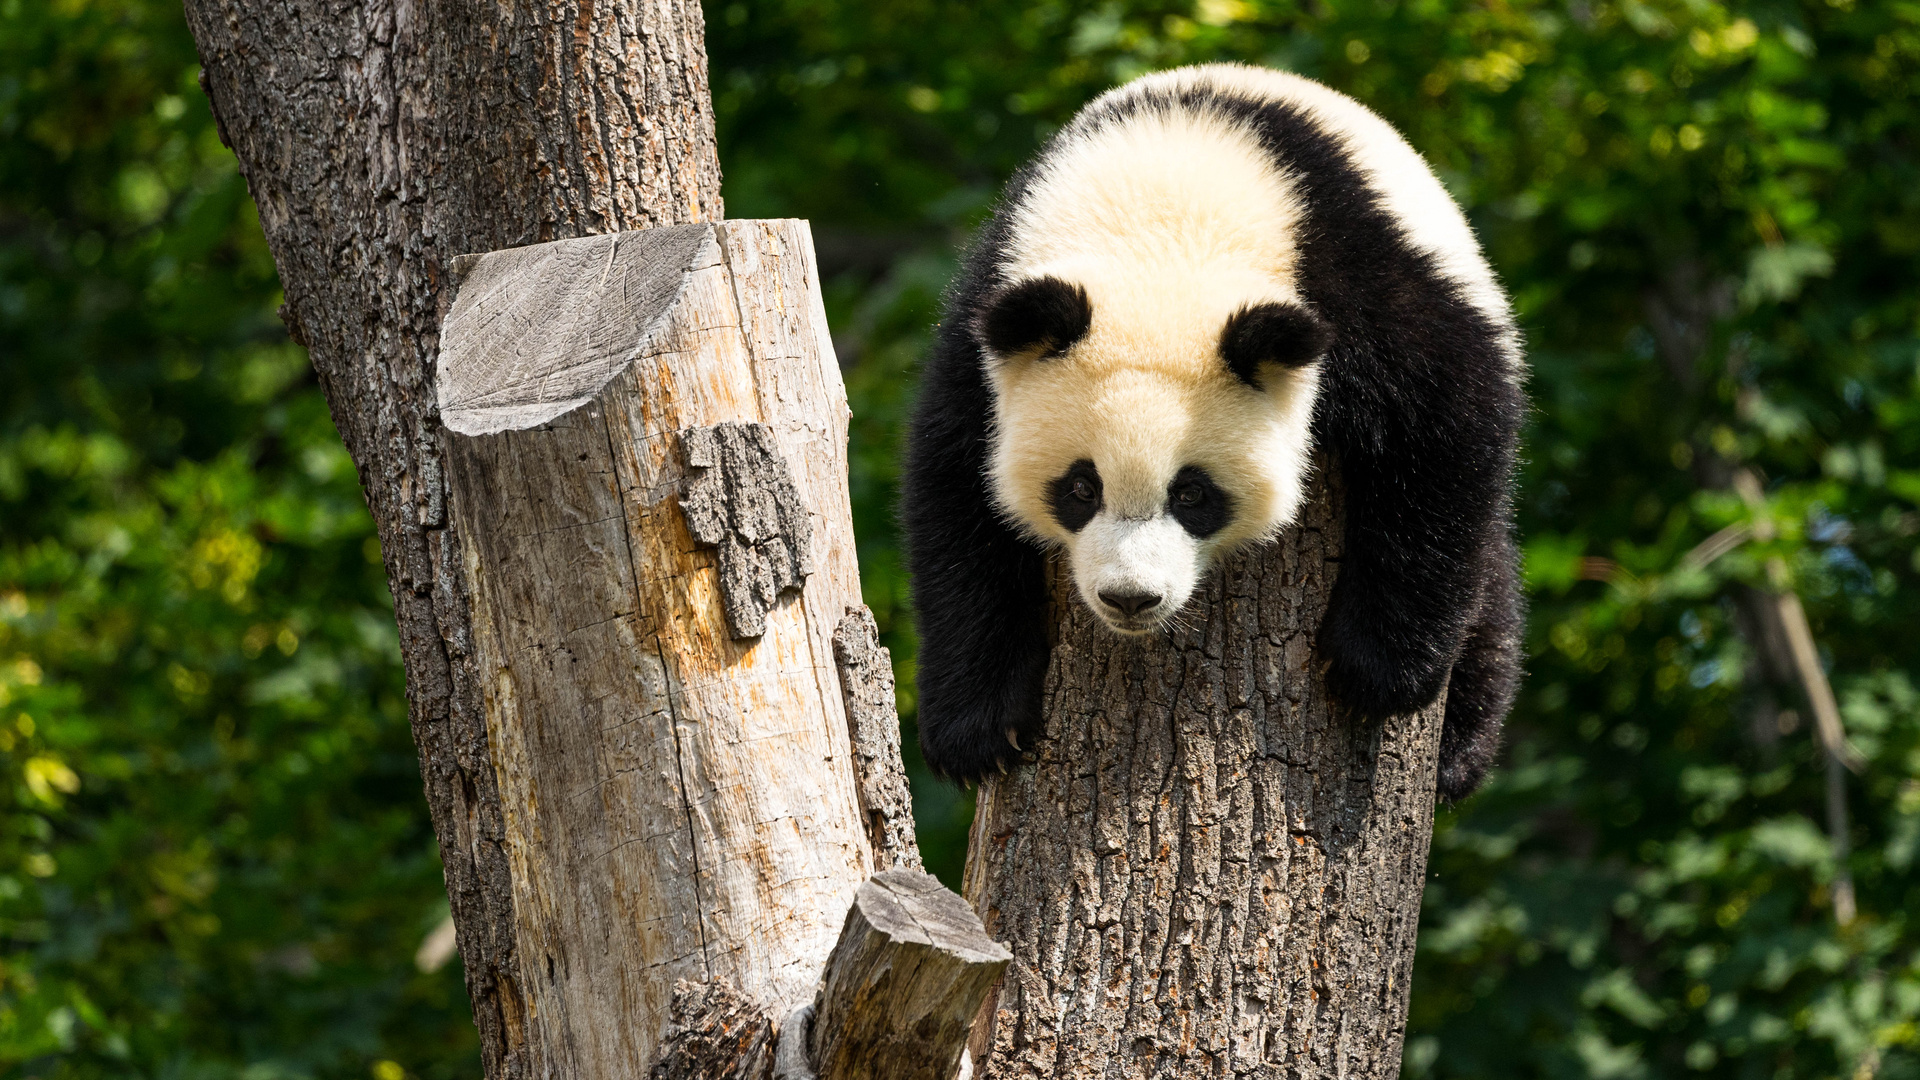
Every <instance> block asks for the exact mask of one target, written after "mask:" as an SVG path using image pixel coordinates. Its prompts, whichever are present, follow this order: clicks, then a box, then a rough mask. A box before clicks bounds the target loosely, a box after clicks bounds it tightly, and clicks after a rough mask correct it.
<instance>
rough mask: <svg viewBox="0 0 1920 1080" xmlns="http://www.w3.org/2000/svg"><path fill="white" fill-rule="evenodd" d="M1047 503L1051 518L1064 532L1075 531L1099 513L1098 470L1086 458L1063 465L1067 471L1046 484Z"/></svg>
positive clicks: (1099, 489) (1085, 525)
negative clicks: (1051, 509)
mask: <svg viewBox="0 0 1920 1080" xmlns="http://www.w3.org/2000/svg"><path fill="white" fill-rule="evenodd" d="M1047 488H1048V490H1047V503H1048V504H1049V505H1050V506H1052V508H1053V520H1055V521H1057V522H1059V523H1060V527H1061V528H1063V529H1065V530H1067V531H1068V532H1079V531H1080V530H1081V529H1084V528H1086V527H1087V522H1089V521H1092V520H1093V515H1095V514H1097V513H1099V512H1100V507H1101V505H1102V502H1103V500H1102V498H1101V488H1100V470H1098V469H1096V468H1094V467H1093V462H1091V461H1088V460H1087V459H1086V458H1081V459H1080V460H1079V461H1076V462H1074V463H1073V464H1071V465H1069V466H1067V471H1066V472H1063V473H1061V474H1060V475H1059V476H1056V477H1054V480H1053V483H1051V484H1049V485H1047Z"/></svg>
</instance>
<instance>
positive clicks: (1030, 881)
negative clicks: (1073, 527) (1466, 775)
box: [966, 469, 1443, 1080]
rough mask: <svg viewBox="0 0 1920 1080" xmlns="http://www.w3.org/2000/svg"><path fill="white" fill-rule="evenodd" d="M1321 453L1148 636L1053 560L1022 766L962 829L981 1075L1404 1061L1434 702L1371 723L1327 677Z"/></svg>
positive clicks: (1382, 1070) (1329, 522) (1228, 1073)
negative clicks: (1006, 955)
mask: <svg viewBox="0 0 1920 1080" xmlns="http://www.w3.org/2000/svg"><path fill="white" fill-rule="evenodd" d="M1321 476H1322V479H1321V480H1320V481H1317V482H1316V489H1315V491H1314V493H1313V494H1312V496H1311V497H1310V500H1309V502H1308V505H1307V507H1306V508H1305V509H1304V511H1303V512H1302V515H1301V520H1300V522H1299V524H1298V525H1296V526H1294V527H1293V528H1290V529H1288V530H1287V531H1286V532H1285V533H1284V534H1282V535H1281V537H1280V538H1279V539H1277V540H1276V541H1275V542H1273V543H1272V544H1269V545H1265V546H1262V547H1258V548H1256V549H1254V550H1251V551H1248V552H1244V553H1242V554H1240V555H1238V556H1236V557H1234V558H1232V559H1230V560H1228V561H1227V562H1226V564H1225V565H1224V566H1223V567H1222V568H1221V569H1220V570H1219V571H1218V572H1217V573H1216V574H1215V575H1214V576H1213V579H1212V581H1211V582H1210V583H1209V585H1208V588H1207V593H1206V595H1205V596H1204V597H1203V598H1200V599H1199V600H1197V601H1196V604H1195V607H1194V609H1193V611H1192V612H1191V613H1190V615H1189V616H1188V617H1187V618H1186V619H1185V620H1184V625H1183V626H1181V627H1179V628H1177V629H1175V630H1174V631H1173V632H1172V633H1170V634H1168V635H1166V636H1164V637H1160V638H1155V639H1150V640H1144V641H1143V640H1138V639H1131V638H1121V637H1117V636H1115V635H1113V634H1111V633H1108V632H1106V631H1105V630H1104V629H1102V628H1101V627H1099V626H1098V625H1097V620H1096V619H1095V618H1094V617H1093V615H1092V614H1091V613H1089V612H1088V611H1087V610H1086V609H1085V607H1084V605H1083V604H1081V603H1080V601H1079V600H1078V599H1077V598H1076V597H1075V596H1074V594H1073V591H1072V586H1071V582H1070V581H1069V580H1068V574H1067V573H1066V572H1065V570H1064V568H1059V567H1056V568H1055V571H1054V577H1055V581H1054V583H1053V589H1054V591H1053V606H1054V611H1055V618H1056V620H1057V623H1056V628H1057V634H1058V636H1057V639H1056V644H1055V646H1054V652H1053V658H1052V663H1051V668H1050V670H1049V672H1048V676H1047V687H1046V716H1047V721H1046V730H1045V734H1044V735H1043V736H1042V737H1041V738H1040V739H1039V740H1038V741H1037V743H1036V744H1035V746H1034V747H1033V748H1032V755H1033V757H1035V758H1037V764H1028V765H1023V766H1021V767H1020V768H1018V769H1016V770H1014V771H1013V772H1012V773H1010V774H1009V775H1007V776H1004V777H997V778H994V779H991V780H989V782H988V783H987V784H986V785H985V786H984V787H983V788H982V789H981V791H980V796H979V804H978V812H977V814H976V816H975V818H974V826H973V835H972V842H971V844H970V847H969V860H968V867H967V878H966V883H967V894H968V897H969V898H970V899H971V900H973V902H974V906H975V907H976V908H978V909H979V910H980V911H981V913H982V916H983V917H984V919H985V921H986V927H987V930H988V932H989V933H991V934H992V935H993V936H994V937H995V938H997V939H999V940H1001V941H1003V942H1005V943H1006V944H1007V946H1008V948H1009V949H1011V950H1012V952H1013V956H1014V960H1013V964H1012V966H1011V967H1010V968H1009V969H1008V973H1007V976H1006V978H1005V979H1004V980H1002V984H1001V988H1000V990H999V992H998V995H997V999H996V1000H995V1001H994V1002H993V1004H992V1007H991V1008H989V1009H988V1010H987V1011H986V1013H985V1016H984V1019H985V1022H984V1023H982V1024H981V1025H979V1026H978V1027H977V1028H976V1030H975V1035H974V1040H975V1041H974V1043H973V1046H972V1052H973V1060H974V1063H975V1065H976V1067H977V1068H978V1069H979V1070H980V1071H981V1074H982V1075H984V1076H988V1077H996V1078H998V1077H1022V1078H1034V1080H1039V1078H1046V1080H1092V1078H1095V1077H1100V1078H1105V1077H1111V1076H1129V1077H1167V1078H1173V1077H1180V1078H1188V1077H1220V1078H1226V1077H1234V1078H1241V1077H1271V1078H1279V1077H1288V1078H1295V1077H1342V1078H1349V1077H1351V1078H1361V1077H1374V1078H1381V1080H1385V1078H1391V1077H1397V1076H1398V1075H1399V1071H1400V1052H1401V1043H1402V1040H1403V1038H1404V1035H1405V1027H1406V1010H1407V990H1408V980H1409V978H1410V976H1411V973H1412V969H1413V950H1414V935H1415V932H1416V930H1417V929H1418V926H1419V917H1420V895H1421V887H1422V884H1423V877H1424V874H1425V870H1426V861H1427V848H1428V844H1429V841H1430V839H1431V835H1432V826H1433V813H1434V781H1435V766H1436V762H1437V759H1438V748H1439V734H1440V721H1441V715H1442V711H1443V705H1441V704H1436V705H1435V706H1433V707H1432V708H1430V709H1428V710H1426V711H1424V712H1422V713H1420V714H1418V715H1413V716H1402V717H1394V718H1391V719H1388V720H1386V721H1383V722H1363V721H1360V720H1356V719H1353V718H1351V717H1348V716H1345V715H1342V713H1341V710H1339V709H1338V708H1337V707H1336V706H1335V705H1334V704H1333V703H1331V702H1330V701H1329V700H1328V698H1327V696H1326V693H1325V690H1324V688H1323V686H1322V683H1321V672H1322V666H1321V664H1320V663H1319V662H1318V661H1317V660H1316V659H1315V657H1314V636H1315V633H1316V631H1317V630H1318V627H1319V625H1320V619H1321V615H1322V614H1323V612H1324V611H1325V609H1326V603H1327V597H1328V594H1329V592H1330V590H1331V588H1332V586H1333V582H1334V577H1335V573H1336V570H1337V568H1338V565H1339V558H1340V541H1341V535H1342V531H1341V524H1340V523H1341V513H1342V511H1341V505H1340V491H1339V487H1338V484H1337V482H1336V480H1335V479H1334V478H1333V477H1329V476H1328V475H1327V471H1326V470H1325V469H1322V470H1321Z"/></svg>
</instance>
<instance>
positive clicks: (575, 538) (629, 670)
mask: <svg viewBox="0 0 1920 1080" xmlns="http://www.w3.org/2000/svg"><path fill="white" fill-rule="evenodd" d="M695 231H696V233H698V234H699V235H698V236H697V237H696V240H697V242H696V243H695V244H693V245H692V249H693V251H694V254H693V256H692V257H691V258H687V257H686V256H685V252H686V251H687V250H688V245H687V244H685V243H684V239H685V237H684V234H682V233H680V232H679V231H678V230H676V231H675V232H674V234H672V235H670V236H669V237H666V238H663V239H662V240H661V241H660V242H655V241H654V239H653V238H650V237H648V236H646V235H644V234H643V235H638V236H623V237H621V238H620V239H619V245H618V249H619V251H632V252H646V251H650V250H651V251H655V252H657V253H659V258H660V260H661V263H660V264H659V265H651V264H649V263H648V262H647V261H646V260H645V259H640V258H639V257H638V256H635V257H634V258H635V260H636V261H631V262H629V261H627V259H626V258H625V257H623V256H621V255H619V254H618V253H617V252H616V253H615V254H614V255H613V256H612V258H611V260H609V258H608V255H607V252H608V251H609V250H611V245H610V244H609V243H607V242H606V241H605V240H598V239H597V240H594V241H576V242H570V243H572V244H574V245H576V246H579V245H587V244H593V245H597V250H598V252H599V254H598V256H597V258H596V259H586V260H575V261H574V263H573V265H574V266H575V268H576V272H578V273H580V274H582V275H584V277H583V278H566V279H564V280H565V285H564V287H563V288H562V289H561V293H562V295H564V296H565V297H566V303H567V305H569V310H571V311H574V312H576V313H577V317H575V318H574V323H575V325H576V326H582V327H591V328H592V329H591V332H590V333H589V334H586V335H584V336H583V335H573V336H571V337H569V336H567V335H564V334H562V335H556V334H555V333H554V332H553V330H552V327H553V325H554V324H555V323H557V322H558V321H559V319H558V318H557V317H556V318H548V317H546V316H545V315H544V314H543V312H544V311H545V300H546V295H547V294H546V290H547V289H548V288H549V287H551V286H553V285H554V284H555V283H556V281H557V279H555V278H553V277H550V276H542V275H537V274H536V275H526V274H520V275H515V274H512V273H507V272H496V271H494V269H493V268H492V267H491V266H490V263H491V262H492V261H494V260H495V259H496V258H497V259H500V260H502V261H505V262H507V263H509V265H510V266H518V267H525V266H534V265H553V264H554V263H556V262H560V261H564V259H563V254H559V253H546V252H537V251H536V252H521V253H515V252H502V253H497V254H489V255H486V256H483V257H482V258H481V259H480V260H478V262H477V263H475V264H474V265H473V266H472V267H471V268H470V270H469V274H468V277H467V279H466V281H465V282H464V283H463V284H462V286H461V295H460V296H459V297H458V298H456V301H455V304H454V306H453V309H452V312H450V316H449V321H450V323H452V324H453V325H450V326H449V327H448V329H447V332H446V335H445V338H446V341H447V347H446V348H445V349H444V350H443V351H442V352H441V354H440V380H439V381H440V384H441V385H442V386H447V387H456V388H467V389H468V390H469V391H471V392H470V394H469V396H468V397H466V398H465V399H463V400H466V401H468V402H479V403H483V404H480V405H469V406H468V413H467V415H468V416H477V417H480V418H481V420H482V421H483V422H479V423H476V424H473V425H470V430H474V431H475V432H476V433H475V434H465V433H461V432H459V431H455V430H451V429H450V431H449V434H448V436H447V438H446V447H447V451H446V453H447V469H448V474H449V476H450V479H451V481H452V485H451V486H452V499H451V503H450V510H451V516H452V517H453V520H454V522H455V527H456V530H457V533H458V536H459V539H460V550H461V551H462V552H463V553H464V558H465V564H464V572H465V581H466V588H467V595H468V597H469V600H470V603H471V605H472V610H473V623H472V627H473V653H474V657H475V667H476V670H477V671H478V673H479V675H480V677H481V679H482V685H483V693H484V701H485V706H486V720H487V735H488V745H489V752H490V755H491V759H492V770H493V773H494V775H495V776H496V777H497V778H498V784H499V792H500V802H501V807H502V815H503V824H502V835H501V843H502V846H503V848H504V850H505V851H506V853H507V856H508V859H509V866H510V868H511V880H512V889H513V894H512V895H513V933H514V936H515V939H516V941H517V942H518V950H517V951H518V955H519V961H518V963H517V965H516V967H515V970H514V972H513V976H514V979H515V985H516V987H517V988H518V990H519V993H520V994H522V995H523V996H524V1000H525V1002H526V1009H525V1013H524V1015H522V1016H521V1017H520V1018H519V1020H518V1023H519V1025H520V1030H521V1031H522V1032H523V1038H524V1042H525V1045H526V1047H527V1058H528V1061H529V1062H530V1063H540V1068H541V1071H540V1072H538V1073H536V1075H555V1076H579V1077H611V1076H623V1075H634V1074H636V1073H638V1072H640V1071H642V1070H644V1069H646V1068H647V1067H648V1064H649V1063H650V1062H651V1061H653V1060H654V1055H655V1053H656V1051H657V1049H658V1048H659V1040H660V1039H661V1037H662V1033H663V1031H664V1030H665V1029H666V1028H667V1024H668V1019H669V1016H670V1009H671V1004H672V992H673V986H674V984H675V983H676V982H677V981H679V980H681V979H688V980H692V981H693V982H695V983H706V982H710V981H715V980H720V979H724V980H726V982H727V983H728V984H729V985H730V986H732V987H733V988H734V990H735V991H737V993H738V994H740V995H742V996H743V997H745V998H746V999H748V1000H751V1001H753V1002H755V1003H756V1007H757V1008H758V1009H760V1010H761V1012H762V1013H763V1014H764V1015H766V1016H770V1017H779V1016H785V1015H786V1013H787V1012H788V1010H790V1009H792V1008H793V1007H794V1006H796V1005H799V1004H801V1003H802V1002H804V1001H806V1000H807V999H809V998H810V997H811V996H812V994H813V991H814V988H815V985H816V983H817V980H818V978H819V971H820V965H821V963H822V962H823V961H824V959H825V958H826V955H827V953H828V951H829V950H830V949H831V948H832V945H833V941H834V936H835V934H836V933H837V931H838V926H839V921H840V916H841V913H842V912H844V911H845V909H846V906H847V904H848V903H849V902H850V901H851V900H852V898H853V895H854V891H855V889H856V888H857V887H858V886H859V884H860V882H862V881H863V880H865V879H866V877H867V876H868V875H869V874H870V873H871V869H872V865H873V862H872V854H871V851H870V846H869V842H868V839H867V834H866V829H865V816H864V814H863V813H862V811H861V808H860V802H859V796H858V792H857V789H856V784H855V779H854V770H853V768H852V765H851V761H852V757H853V754H852V747H851V741H850V736H849V733H848V723H847V717H846V713H845V705H844V700H843V698H842V695H841V685H840V675H839V671H838V669H837V667H836V665H835V664H834V661H833V640H832V639H833V632H834V629H835V627H836V626H837V625H838V624H839V622H840V620H841V618H842V616H843V615H844V614H845V613H846V611H847V610H848V609H849V608H852V607H857V606H858V605H859V603H860V596H859V583H858V581H859V579H858V573H857V568H856V567H855V566H854V558H853V551H854V544H853V537H852V533H851V510H850V508H849V505H848V502H847V494H846V476H847V471H846V470H847V466H846V457H845V454H846V427H845V425H846V421H847V410H846V404H845V397H844V391H843V389H842V386H841V383H840V373H839V367H838V365H837V364H836V363H835V361H834V358H833V353H832V350H831V344H830V342H829V339H828V337H827V333H826V329H825V317H824V312H823V311H822V310H821V307H820V297H819V291H818V282H817V280H816V279H815V277H814V274H813V269H812V261H811V247H810V241H809V238H808V234H807V228H806V224H805V223H804V222H794V221H783V222H755V221H738V222H727V223H724V224H721V225H717V226H697V227H696V229H695ZM603 267H604V268H603ZM676 274H677V275H680V276H682V277H683V278H684V280H683V281H681V282H680V284H678V285H677V286H675V287H674V291H673V298H672V299H671V301H670V302H669V303H668V304H667V305H666V307H665V308H664V309H662V308H660V307H659V306H658V302H657V298H658V297H659V296H660V295H662V294H663V293H665V292H666V291H667V290H666V288H665V287H664V286H660V285H659V284H658V283H659V282H660V281H661V280H662V278H671V277H672V276H673V275H676ZM483 281H484V282H495V283H500V285H499V287H498V288H495V289H493V291H491V292H490V293H488V294H487V299H486V303H485V304H484V305H482V304H479V303H477V302H476V303H474V304H469V303H467V301H468V293H467V290H468V289H469V288H473V287H475V285H474V283H476V282H483ZM514 281H519V282H523V283H525V286H524V287H523V288H516V289H509V288H508V287H507V285H506V284H505V283H509V282H514ZM747 310H753V311H759V312H773V313H778V314H779V318H778V319H774V318H771V317H763V318H762V319H760V320H743V319H742V312H743V311H747ZM470 317H473V318H484V319H485V320H486V329H485V332H478V331H470V330H469V328H467V327H464V326H462V325H460V320H462V319H465V318H470ZM516 327H518V328H523V329H524V331H525V333H524V335H516V334H515V333H514V332H513V328H516ZM582 340H585V341H590V342H592V343H593V345H592V348H591V349H588V350H586V351H585V352H583V353H580V354H576V353H575V352H573V351H571V350H570V349H567V348H561V347H559V346H557V345H556V344H555V343H556V342H564V341H582ZM469 345H471V347H469ZM502 356H505V357H508V358H510V359H509V360H502V359H501V357H502ZM581 356H589V357H590V358H591V357H600V358H604V357H625V358H626V360H625V362H624V363H605V362H603V360H602V359H593V364H594V371H595V372H596V373H605V372H611V374H610V375H609V376H608V377H607V378H606V381H605V382H604V384H603V385H600V386H598V387H594V386H593V385H592V381H591V380H587V379H583V378H582V377H581V376H580V375H579V368H580V366H581V365H579V364H577V363H576V362H575V361H577V360H579V359H580V358H581ZM486 373H494V374H495V375H497V376H500V377H502V378H503V379H507V380H508V381H509V382H510V384H511V386H512V387H513V388H515V389H514V390H513V391H512V392H507V391H505V390H500V389H489V388H487V387H486V386H485V385H484V382H483V378H482V376H483V375H484V374H486ZM501 373H505V375H501ZM509 377H510V378H509ZM597 377H598V374H596V378H597ZM582 394H585V395H586V396H585V398H584V400H580V399H581V395H582ZM575 400H580V403H579V404H577V405H576V406H574V407H573V408H572V409H571V410H569V411H564V412H559V413H557V414H554V413H553V411H552V410H553V406H554V405H555V404H556V403H564V402H568V401H575ZM454 405H455V403H453V402H449V408H448V409H447V410H444V411H455V410H454V408H453V406H454ZM542 417H545V418H544V419H541V418H542ZM510 422H519V423H530V424H531V425H532V426H529V427H525V428H513V427H504V426H502V425H503V424H506V423H510ZM463 423H464V421H463ZM717 425H746V426H745V427H738V426H736V427H722V428H721V431H723V432H725V431H752V432H755V433H756V434H754V435H753V436H752V438H753V439H755V440H757V441H756V442H754V443H753V445H755V446H757V447H759V452H760V453H761V454H763V455H764V456H765V457H768V458H775V459H778V460H783V461H785V462H787V463H789V464H790V465H791V473H790V477H789V480H790V484H791V488H792V491H791V499H790V505H791V506H792V507H794V508H795V511H794V512H795V513H801V514H806V515H808V516H810V517H811V519H812V520H811V522H810V524H808V525H807V526H806V527H805V531H807V532H810V533H811V535H813V536H817V537H819V539H820V545H819V549H818V552H819V553H818V557H817V560H816V561H817V563H818V565H817V567H816V568H815V572H814V574H813V576H812V577H811V578H810V579H809V581H808V584H807V587H806V589H805V590H804V591H803V592H801V593H799V594H797V595H795V596H794V597H793V599H792V600H791V601H787V602H782V603H780V604H779V605H777V606H776V607H774V608H773V609H771V610H769V611H767V612H766V614H765V617H764V618H765V624H764V627H763V628H762V629H763V633H761V634H760V635H759V636H757V637H755V638H754V639H752V640H747V641H741V640H736V639H735V637H734V636H733V635H732V634H731V633H730V631H729V626H728V618H727V611H726V606H727V605H726V603H725V600H724V596H723V584H722V583H723V574H722V572H721V571H722V570H723V567H722V566H721V565H720V564H719V563H720V560H719V557H718V556H716V553H715V552H714V551H713V550H711V549H706V548H702V547H701V546H700V545H699V543H698V542H697V541H696V539H695V537H694V536H693V535H692V534H691V533H690V532H689V517H688V516H687V515H685V514H683V513H682V511H681V507H680V500H681V496H682V493H683V492H685V491H686V490H687V489H688V482H689V480H690V479H691V476H690V472H691V470H689V469H688V467H687V465H686V457H685V456H684V455H683V454H682V443H683V441H686V442H693V443H696V444H698V443H699V442H700V440H701V439H702V438H704V436H702V435H699V434H694V435H693V436H692V438H691V439H689V437H688V436H689V433H690V432H699V431H703V430H710V429H713V428H715V427H716V426H717ZM693 456H694V457H695V458H696V460H701V459H700V457H699V454H698V453H696V454H695V455H693ZM715 471H723V470H721V469H719V468H712V467H710V468H709V469H708V472H709V473H711V472H715ZM729 520H732V521H733V527H735V528H738V527H739V522H738V520H737V519H729ZM789 526H790V528H791V530H792V531H794V532H799V531H801V530H800V529H799V527H798V526H797V525H796V524H794V523H792V522H789Z"/></svg>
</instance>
